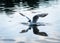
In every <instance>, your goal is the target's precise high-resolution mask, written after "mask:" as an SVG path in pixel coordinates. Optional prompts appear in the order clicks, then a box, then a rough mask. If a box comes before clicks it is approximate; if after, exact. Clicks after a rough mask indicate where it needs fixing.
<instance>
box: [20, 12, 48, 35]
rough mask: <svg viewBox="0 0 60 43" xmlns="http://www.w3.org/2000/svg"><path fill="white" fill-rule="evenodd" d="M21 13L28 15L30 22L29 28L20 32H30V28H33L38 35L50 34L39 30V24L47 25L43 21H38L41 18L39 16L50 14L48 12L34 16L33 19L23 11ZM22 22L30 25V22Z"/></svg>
mask: <svg viewBox="0 0 60 43" xmlns="http://www.w3.org/2000/svg"><path fill="white" fill-rule="evenodd" d="M19 14H20V15H22V16H24V17H26V18H27V19H28V22H29V28H28V29H26V30H22V31H21V32H20V33H25V32H28V30H30V29H31V28H33V33H34V34H36V35H42V36H48V34H47V33H45V32H39V29H38V28H37V26H45V24H42V23H37V20H38V19H39V17H42V18H43V17H45V16H47V15H48V13H42V14H37V15H35V16H34V17H33V20H31V19H30V18H28V17H27V16H25V15H24V14H22V13H19ZM21 24H24V25H28V23H21Z"/></svg>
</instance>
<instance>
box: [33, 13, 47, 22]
mask: <svg viewBox="0 0 60 43" xmlns="http://www.w3.org/2000/svg"><path fill="white" fill-rule="evenodd" d="M47 15H48V13H43V14H38V15H35V16H34V17H33V22H37V20H38V18H39V17H45V16H47Z"/></svg>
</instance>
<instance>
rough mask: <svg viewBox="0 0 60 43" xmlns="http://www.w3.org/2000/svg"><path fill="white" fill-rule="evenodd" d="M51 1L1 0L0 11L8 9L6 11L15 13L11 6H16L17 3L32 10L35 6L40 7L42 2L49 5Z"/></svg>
mask: <svg viewBox="0 0 60 43" xmlns="http://www.w3.org/2000/svg"><path fill="white" fill-rule="evenodd" d="M46 1H47V2H48V3H47V2H46ZM49 1H50V0H7V1H6V0H0V2H1V3H0V12H2V11H6V13H7V12H13V13H14V11H13V10H11V8H12V7H15V5H17V6H18V7H24V8H30V10H33V9H34V8H38V7H39V6H40V4H41V3H42V2H43V3H46V4H47V6H48V5H49ZM6 8H8V10H7V9H6ZM13 9H14V8H13ZM15 9H16V8H15Z"/></svg>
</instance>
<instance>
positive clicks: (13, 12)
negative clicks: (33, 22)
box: [0, 0, 60, 43]
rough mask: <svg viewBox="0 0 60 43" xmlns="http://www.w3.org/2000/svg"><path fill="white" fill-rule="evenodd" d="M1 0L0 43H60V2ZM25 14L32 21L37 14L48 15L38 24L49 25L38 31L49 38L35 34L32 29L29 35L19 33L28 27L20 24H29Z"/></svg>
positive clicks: (40, 27)
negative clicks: (44, 33)
mask: <svg viewBox="0 0 60 43" xmlns="http://www.w3.org/2000/svg"><path fill="white" fill-rule="evenodd" d="M33 1H34V0H29V1H28V0H15V1H13V0H7V1H3V0H0V43H60V19H59V17H60V10H59V9H60V3H59V2H60V1H56V0H53V1H50V0H45V1H44V0H43V1H40V0H35V1H34V2H33ZM19 13H23V14H24V15H26V16H28V17H29V18H30V19H32V18H33V16H34V15H36V14H41V13H48V16H47V17H45V18H39V20H38V22H45V23H49V25H47V26H39V27H38V29H39V30H40V31H42V32H46V33H47V34H48V37H44V36H39V35H35V34H33V31H32V29H31V30H30V31H28V32H27V33H23V34H21V33H19V32H20V31H21V30H23V29H27V28H28V26H25V25H22V24H20V23H21V22H27V21H28V20H27V19H26V18H25V17H22V16H21V15H20V14H19Z"/></svg>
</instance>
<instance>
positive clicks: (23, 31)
mask: <svg viewBox="0 0 60 43" xmlns="http://www.w3.org/2000/svg"><path fill="white" fill-rule="evenodd" d="M30 29H31V27H29V28H28V29H26V30H22V31H21V32H20V33H25V32H28V30H30Z"/></svg>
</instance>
